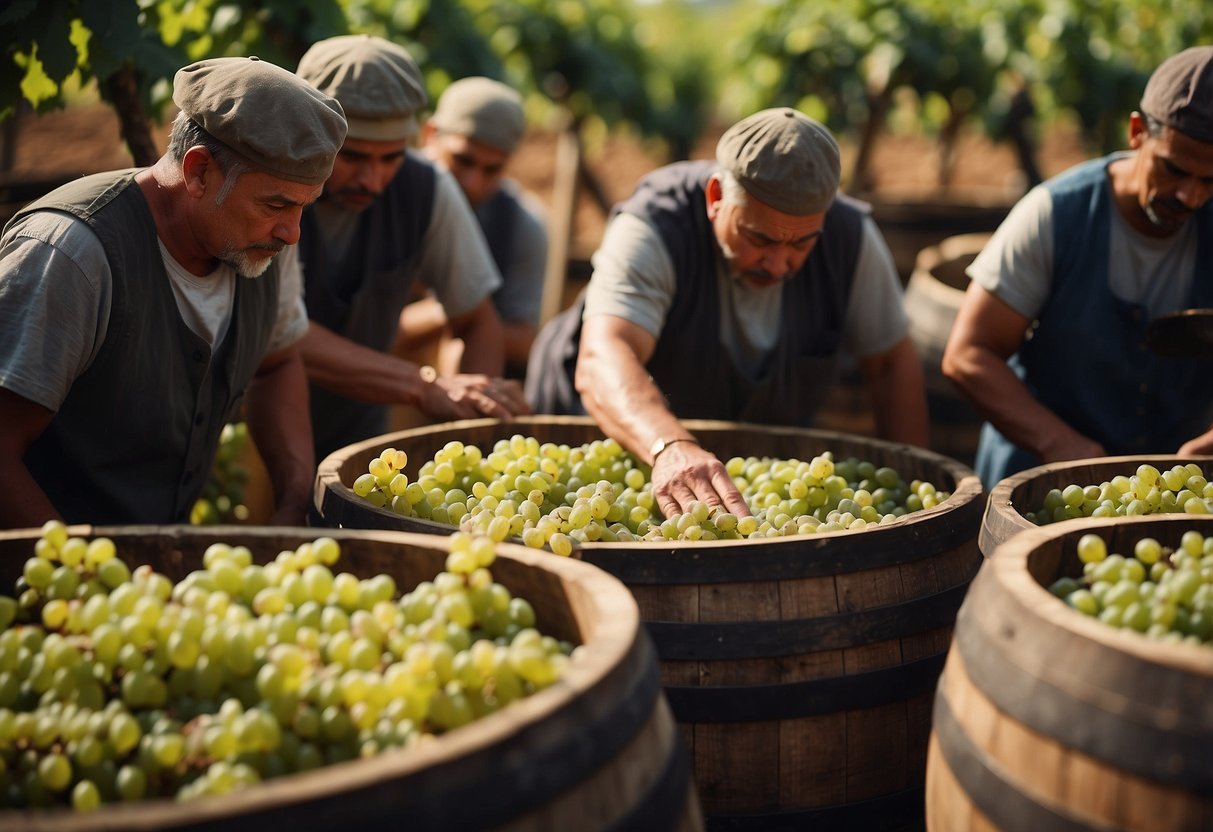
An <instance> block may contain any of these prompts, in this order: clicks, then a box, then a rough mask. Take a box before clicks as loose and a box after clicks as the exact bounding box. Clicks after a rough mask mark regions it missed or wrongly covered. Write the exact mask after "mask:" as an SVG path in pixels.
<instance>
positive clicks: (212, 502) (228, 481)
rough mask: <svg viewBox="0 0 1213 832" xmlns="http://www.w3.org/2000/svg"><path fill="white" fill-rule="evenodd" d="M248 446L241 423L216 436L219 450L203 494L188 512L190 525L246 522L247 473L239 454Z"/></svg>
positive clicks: (227, 426) (242, 423)
mask: <svg viewBox="0 0 1213 832" xmlns="http://www.w3.org/2000/svg"><path fill="white" fill-rule="evenodd" d="M247 444H248V426H247V425H246V424H245V423H244V422H233V423H231V424H227V425H224V426H223V431H222V432H221V433H220V434H219V448H218V450H217V451H216V452H215V461H214V462H213V463H212V464H211V474H210V477H209V478H207V481H206V485H204V486H203V487H202V493H201V494H200V495H199V496H198V499H197V500H196V501H195V502H194V508H193V509H192V510H191V511H190V523H192V524H194V525H195V526H212V525H215V524H217V523H232V522H243V521H245V520H247V519H248V516H249V510H248V506H247V505H245V497H246V493H245V492H246V490H247V487H248V481H249V470H248V468H246V467H245V466H244V464H243V463H241V461H240V455H241V454H242V453H243V452H244V447H245V445H247Z"/></svg>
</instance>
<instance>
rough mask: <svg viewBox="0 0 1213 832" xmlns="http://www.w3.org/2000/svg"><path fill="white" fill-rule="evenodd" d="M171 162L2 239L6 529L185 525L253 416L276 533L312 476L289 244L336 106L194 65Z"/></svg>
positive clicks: (299, 309)
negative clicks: (227, 446) (271, 491)
mask: <svg viewBox="0 0 1213 832" xmlns="http://www.w3.org/2000/svg"><path fill="white" fill-rule="evenodd" d="M173 100H174V101H175V102H176V104H177V106H178V107H179V108H180V113H179V114H178V116H177V118H176V120H175V121H174V123H173V128H172V132H171V135H170V138H169V143H168V149H167V152H166V153H165V154H164V156H162V157H161V158H160V159H159V160H158V161H157V162H156V164H154V165H153V166H152V167H150V168H146V169H139V170H124V171H113V172H109V173H100V174H94V175H92V176H86V177H84V178H82V179H79V180H77V181H75V182H72V183H69V184H67V185H65V186H63V187H61V188H59V189H57V190H55V191H52V192H51V193H50V194H48V195H46V196H45V197H43V198H42V199H40V200H38V201H36V202H34V203H33V204H31V205H28V206H26V207H25V208H24V209H22V210H21V211H20V212H19V213H18V214H17V215H16V216H15V217H14V218H13V219H12V221H11V222H10V223H9V224H8V226H7V227H6V228H5V231H4V235H3V238H0V493H3V494H4V495H5V497H4V499H3V500H0V526H2V527H31V526H39V525H41V524H42V523H44V522H45V521H47V520H49V519H52V518H61V519H64V520H66V521H68V522H72V523H180V522H187V521H188V520H189V516H190V511H191V509H192V508H193V505H194V502H195V500H196V499H197V498H198V495H199V494H200V492H201V490H202V487H203V485H204V484H205V482H206V479H207V476H208V475H209V473H210V469H211V463H212V461H213V459H214V456H215V451H216V448H217V446H218V442H219V435H220V432H221V431H222V429H223V426H224V425H225V424H226V423H227V422H228V421H229V420H230V419H233V418H237V417H239V416H240V414H239V413H238V409H239V407H240V405H241V403H242V402H243V406H244V408H245V410H244V415H243V417H242V418H245V419H247V421H248V423H249V426H250V430H251V432H252V435H253V437H254V441H255V442H256V443H257V447H258V449H259V451H260V452H261V455H262V457H263V458H264V460H265V462H266V466H267V469H268V470H269V473H270V476H271V479H272V481H273V484H274V488H275V497H276V499H277V503H278V507H277V514H276V515H275V518H274V520H275V522H283V523H294V524H298V523H301V522H303V520H304V518H305V517H306V510H307V505H308V502H309V496H310V491H311V483H312V478H313V475H314V469H313V463H312V452H311V444H310V438H311V434H310V428H309V424H308V421H307V410H306V401H307V399H306V396H307V387H306V379H305V376H304V372H303V364H302V361H301V359H300V356H299V353H298V350H297V349H296V347H295V342H296V341H297V340H298V339H299V337H300V336H301V335H302V333H303V331H304V329H305V328H306V323H307V319H306V313H305V311H304V309H303V302H302V297H301V295H300V282H299V281H300V278H299V263H298V257H297V254H296V250H295V245H294V244H295V243H296V241H297V240H298V238H299V217H300V214H301V212H302V211H303V208H304V206H306V205H308V204H309V203H310V202H312V201H313V200H314V199H316V198H317V197H318V196H319V195H320V190H321V186H322V184H323V183H324V181H325V179H326V178H327V177H328V175H329V172H330V170H331V169H332V165H333V158H334V156H335V155H336V153H337V149H338V148H339V147H340V146H341V141H342V139H343V138H344V137H345V129H346V122H345V117H344V115H343V114H342V112H341V107H340V106H339V105H338V104H337V102H335V101H334V100H332V99H331V98H329V97H327V96H324V95H321V94H320V93H318V92H317V91H316V90H315V89H313V88H312V87H310V86H308V85H307V84H304V83H303V82H302V81H300V80H299V79H298V78H297V77H296V76H295V75H293V74H292V73H290V72H288V71H286V70H284V69H281V68H280V67H276V66H274V65H273V64H270V63H267V62H265V61H259V60H257V59H256V58H219V59H214V60H206V61H200V62H198V63H195V64H191V65H190V66H187V67H185V68H183V69H181V70H180V71H179V72H178V73H177V75H176V78H175V79H174V89H173Z"/></svg>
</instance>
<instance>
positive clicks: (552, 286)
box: [539, 128, 581, 327]
mask: <svg viewBox="0 0 1213 832" xmlns="http://www.w3.org/2000/svg"><path fill="white" fill-rule="evenodd" d="M580 167H581V140H580V138H579V137H578V135H577V131H576V128H569V129H567V130H563V131H561V132H560V133H559V134H558V135H557V137H556V163H555V168H556V170H555V181H554V183H553V186H552V213H551V216H550V217H549V218H548V261H547V271H546V273H545V275H544V280H543V300H542V302H541V305H540V309H539V326H540V327H542V326H543V325H544V324H546V323H547V322H548V321H550V320H551V319H552V318H554V317H556V315H557V314H559V313H560V308H561V304H562V302H563V299H564V282H565V273H566V272H567V271H568V264H569V244H570V242H571V241H572V237H573V216H574V213H575V212H576V210H577V182H578V170H579V169H580Z"/></svg>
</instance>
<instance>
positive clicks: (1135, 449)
mask: <svg viewBox="0 0 1213 832" xmlns="http://www.w3.org/2000/svg"><path fill="white" fill-rule="evenodd" d="M1111 160H1112V157H1104V158H1101V159H1095V160H1092V161H1089V162H1084V163H1083V164H1081V165H1078V166H1077V167H1076V168H1074V169H1072V170H1070V171H1067V172H1066V173H1064V174H1062V175H1061V176H1059V177H1057V178H1055V179H1054V180H1052V181H1051V182H1049V183H1048V184H1047V186H1046V187H1048V188H1049V191H1050V193H1051V194H1052V197H1053V240H1054V253H1053V290H1052V293H1051V295H1050V297H1049V299H1048V301H1047V302H1046V303H1045V306H1044V308H1043V309H1041V311H1040V315H1039V316H1038V318H1037V327H1036V330H1035V332H1034V333H1033V334H1032V336H1031V337H1030V338H1029V339H1028V340H1026V341H1025V342H1024V343H1023V345H1022V346H1021V347H1020V349H1019V351H1018V352H1017V353H1016V354H1015V355H1013V356H1012V357H1011V359H1010V360H1009V362H1008V364H1009V366H1010V367H1011V368H1012V369H1013V370H1014V371H1015V373H1016V375H1018V376H1019V377H1020V378H1021V379H1022V380H1023V381H1024V383H1025V384H1026V385H1027V387H1028V390H1029V391H1030V392H1031V393H1032V395H1033V396H1035V397H1036V399H1037V400H1038V401H1040V402H1041V404H1043V405H1044V406H1046V407H1048V408H1049V409H1050V410H1052V411H1053V412H1054V413H1056V414H1057V415H1058V416H1059V417H1060V418H1061V419H1063V420H1065V422H1066V423H1067V424H1069V425H1071V426H1072V427H1073V428H1074V429H1075V430H1077V431H1079V432H1081V433H1083V434H1084V435H1086V436H1089V437H1091V438H1092V439H1094V440H1095V441H1097V442H1100V443H1101V444H1102V445H1103V446H1104V449H1105V450H1106V451H1107V452H1108V454H1109V455H1121V454H1164V453H1175V451H1176V449H1178V448H1179V446H1180V445H1181V444H1182V443H1183V442H1185V441H1186V440H1188V439H1190V438H1192V437H1193V436H1196V435H1197V434H1199V433H1202V432H1203V431H1205V430H1206V429H1208V427H1209V423H1210V420H1211V419H1213V383H1210V372H1209V364H1208V363H1207V362H1206V361H1203V360H1201V359H1186V358H1183V359H1179V358H1163V357H1159V356H1156V355H1154V354H1153V353H1151V352H1149V351H1148V350H1146V349H1145V347H1144V346H1143V345H1142V342H1143V339H1144V336H1145V330H1146V325H1147V324H1148V323H1149V313H1148V312H1147V311H1146V309H1145V307H1143V306H1141V305H1140V304H1136V303H1128V302H1126V301H1123V300H1120V299H1119V298H1117V297H1116V296H1115V295H1113V294H1112V292H1111V290H1110V289H1109V288H1108V245H1109V237H1110V230H1109V229H1110V225H1111V212H1112V211H1115V210H1116V207H1115V205H1114V204H1113V201H1112V193H1111V187H1110V185H1109V184H1108V180H1107V172H1106V171H1107V166H1108V164H1109V162H1110V161H1111ZM1191 221H1192V222H1195V223H1197V225H1198V227H1199V231H1198V242H1197V249H1196V275H1195V280H1194V281H1193V284H1192V290H1191V292H1190V294H1189V297H1188V299H1187V302H1186V306H1188V307H1209V306H1213V273H1211V271H1210V270H1211V269H1213V251H1211V246H1213V202H1211V203H1209V204H1207V205H1205V206H1204V207H1203V208H1202V209H1201V210H1200V211H1199V212H1197V213H1196V214H1195V216H1193V217H1192V219H1191ZM1039 464H1041V461H1040V460H1039V459H1038V458H1036V457H1035V456H1034V455H1033V454H1031V453H1029V452H1028V451H1026V450H1024V449H1023V448H1020V447H1018V446H1016V445H1014V444H1013V443H1011V442H1010V440H1008V439H1007V438H1006V437H1005V436H1003V435H1002V434H1001V433H1000V432H999V431H998V430H997V429H995V428H994V426H993V425H991V424H989V423H986V424H985V425H983V426H982V432H981V439H980V442H979V444H978V448H977V463H976V468H977V473H978V474H979V475H980V476H981V480H982V483H983V484H984V485H985V486H986V487H987V488H990V487H992V486H993V485H995V484H996V483H997V482H998V481H1000V480H1002V479H1003V478H1005V477H1007V476H1010V475H1011V474H1014V473H1016V472H1018V471H1022V470H1024V469H1025V468H1031V467H1033V466H1036V465H1039Z"/></svg>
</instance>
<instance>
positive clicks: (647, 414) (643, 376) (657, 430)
mask: <svg viewBox="0 0 1213 832" xmlns="http://www.w3.org/2000/svg"><path fill="white" fill-rule="evenodd" d="M840 175H841V165H840V160H839V151H838V145H837V144H836V143H835V141H834V138H833V136H831V135H830V133H829V131H827V130H826V128H825V127H823V126H822V125H821V124H819V123H817V122H816V121H814V120H813V119H811V118H809V117H808V116H806V115H804V114H803V113H800V112H797V111H796V110H792V109H789V108H777V109H771V110H763V111H761V112H759V113H755V114H754V115H752V116H749V117H748V118H745V119H743V120H742V121H740V122H738V123H737V124H735V125H733V126H732V127H731V128H729V129H728V130H727V131H726V132H725V134H724V135H723V136H722V137H721V139H720V141H719V143H718V144H717V146H716V160H715V161H714V162H712V161H693V162H678V163H675V164H672V165H667V166H666V167H663V168H659V169H658V170H656V171H654V172H652V173H650V174H648V175H647V176H646V177H645V178H643V179H642V180H641V181H640V183H639V184H638V185H637V187H636V190H635V191H634V192H633V194H632V196H630V197H629V198H628V199H627V200H625V201H624V202H623V203H621V204H620V205H618V206H616V208H615V210H614V211H613V212H612V217H611V220H610V222H609V224H608V226H607V229H606V232H605V233H604V235H603V240H602V244H601V246H600V247H599V248H598V251H597V252H596V253H595V254H594V257H593V265H594V273H593V275H592V277H591V279H590V283H589V286H588V288H587V291H586V293H585V296H584V303H578V304H574V305H573V306H572V307H570V309H569V310H566V311H565V312H563V313H561V315H559V316H557V317H556V318H555V319H554V320H553V321H552V322H551V323H549V324H548V325H547V326H546V327H545V328H544V329H543V330H542V331H541V332H540V335H539V337H538V338H537V339H536V342H535V346H534V347H533V349H532V351H531V362H530V364H529V366H528V368H527V394H528V399H529V401H530V402H531V405H532V407H534V408H535V410H536V411H537V412H549V413H577V412H588V413H589V414H590V415H591V416H593V417H594V418H595V420H596V421H597V422H598V424H599V425H600V426H601V427H602V429H603V430H604V431H605V432H606V433H607V434H608V435H610V436H612V437H614V438H615V439H617V440H618V441H619V442H620V443H621V444H622V445H623V446H624V447H626V448H627V449H628V450H629V451H631V452H632V453H633V454H634V455H635V456H636V457H637V458H638V459H640V460H642V461H644V462H646V463H650V464H651V465H652V467H653V470H652V481H653V493H654V497H655V498H656V500H657V503H658V505H659V506H660V508H661V510H662V512H663V513H664V514H665V515H666V516H669V515H671V514H673V513H676V512H683V511H685V510H686V509H687V508H688V506H689V505H690V504H691V503H692V502H693V501H696V500H698V501H703V502H706V503H708V504H709V505H712V506H717V505H719V506H723V507H725V508H726V509H727V510H728V511H731V512H734V513H737V514H749V513H750V511H749V508H748V507H747V506H746V505H745V502H744V500H743V499H742V497H741V495H740V493H739V492H738V491H737V489H736V488H735V487H734V486H733V483H732V480H731V479H730V477H729V475H728V473H727V472H726V471H725V469H724V465H723V464H722V463H721V462H720V460H718V459H717V458H716V457H715V456H713V455H712V454H711V453H710V452H708V451H707V450H705V449H704V448H702V447H701V446H700V445H699V443H698V442H697V440H696V439H695V437H694V435H693V434H692V433H690V431H688V430H687V429H686V428H685V427H684V426H683V425H682V423H681V422H680V421H679V420H680V419H687V418H705V419H729V420H741V421H749V422H762V423H767V424H782V425H811V424H812V422H813V417H814V414H815V412H816V410H817V408H818V406H819V405H820V404H821V402H822V401H824V400H825V398H826V395H827V393H828V391H829V389H830V386H831V385H832V384H833V382H834V380H835V377H836V375H837V369H838V364H839V360H840V355H841V354H842V353H844V352H845V353H849V354H850V355H853V356H855V357H856V358H857V359H858V363H859V366H860V368H861V369H862V371H863V374H864V376H865V380H866V382H867V384H868V387H869V389H870V391H871V395H872V404H873V408H874V412H875V416H876V426H877V430H878V431H879V433H880V435H881V436H883V437H885V438H887V439H893V440H897V441H901V442H907V443H911V444H916V445H926V443H927V440H928V433H927V413H926V396H925V393H924V391H923V383H922V365H921V362H920V360H919V358H918V354H917V352H916V351H915V348H914V345H913V343H912V342H911V341H910V339H909V336H908V335H907V324H906V317H905V312H904V310H903V308H902V289H901V282H900V280H899V278H898V275H897V272H896V269H895V268H894V266H893V260H892V256H891V255H890V253H889V250H888V247H887V246H886V245H885V243H884V241H883V239H882V238H881V236H880V232H879V231H878V230H877V229H876V226H875V224H874V223H873V222H872V220H871V218H870V217H869V216H868V214H867V212H866V211H865V210H864V207H863V206H862V204H860V203H858V202H856V201H854V200H851V199H848V198H847V197H845V196H842V195H840V194H838V184H839V179H840ZM583 408H584V409H583Z"/></svg>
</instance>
